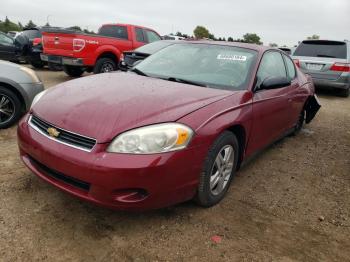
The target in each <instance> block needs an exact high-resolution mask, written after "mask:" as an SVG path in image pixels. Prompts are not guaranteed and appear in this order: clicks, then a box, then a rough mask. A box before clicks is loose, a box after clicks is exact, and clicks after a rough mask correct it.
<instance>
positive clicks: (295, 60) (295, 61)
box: [293, 59, 300, 68]
mask: <svg viewBox="0 0 350 262" xmlns="http://www.w3.org/2000/svg"><path fill="white" fill-rule="evenodd" d="M293 61H294V64H295V65H296V66H297V67H299V68H300V61H299V59H293Z"/></svg>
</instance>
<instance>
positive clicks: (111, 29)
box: [98, 25, 129, 39]
mask: <svg viewBox="0 0 350 262" xmlns="http://www.w3.org/2000/svg"><path fill="white" fill-rule="evenodd" d="M98 34H99V35H102V36H109V37H116V38H120V39H129V38H128V31H127V28H126V26H116V25H105V26H102V27H101V28H100V30H99V32H98Z"/></svg>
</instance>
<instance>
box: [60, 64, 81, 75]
mask: <svg viewBox="0 0 350 262" xmlns="http://www.w3.org/2000/svg"><path fill="white" fill-rule="evenodd" d="M63 71H64V72H65V73H66V74H67V75H69V76H72V77H79V76H81V75H82V74H83V73H84V69H82V68H81V67H77V66H64V67H63Z"/></svg>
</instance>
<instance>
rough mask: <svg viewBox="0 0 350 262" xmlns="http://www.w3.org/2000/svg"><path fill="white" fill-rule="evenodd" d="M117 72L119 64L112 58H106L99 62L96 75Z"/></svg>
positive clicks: (95, 69)
mask: <svg viewBox="0 0 350 262" xmlns="http://www.w3.org/2000/svg"><path fill="white" fill-rule="evenodd" d="M115 70H117V64H116V63H115V61H114V60H113V59H111V58H108V57H104V58H100V59H98V60H97V62H96V65H95V67H94V74H101V73H109V72H113V71H115Z"/></svg>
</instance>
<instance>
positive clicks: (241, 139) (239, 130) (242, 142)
mask: <svg viewBox="0 0 350 262" xmlns="http://www.w3.org/2000/svg"><path fill="white" fill-rule="evenodd" d="M226 131H229V132H231V133H233V134H234V135H235V136H236V138H237V140H238V145H239V158H238V164H237V170H238V169H239V168H240V167H241V163H242V161H243V156H244V152H245V148H246V139H247V135H246V130H245V128H244V126H242V125H240V124H233V125H232V126H229V127H228V128H227V129H226Z"/></svg>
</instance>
